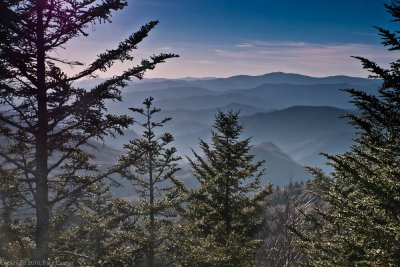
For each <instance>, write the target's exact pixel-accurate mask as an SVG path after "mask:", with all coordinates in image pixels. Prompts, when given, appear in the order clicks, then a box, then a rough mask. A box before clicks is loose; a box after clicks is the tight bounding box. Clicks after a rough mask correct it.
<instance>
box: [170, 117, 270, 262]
mask: <svg viewBox="0 0 400 267" xmlns="http://www.w3.org/2000/svg"><path fill="white" fill-rule="evenodd" d="M238 120H239V115H238V113H234V112H232V111H230V112H228V113H223V112H219V113H218V114H217V115H216V118H215V122H214V125H213V127H214V129H215V131H212V140H211V144H210V145H209V144H208V143H206V142H204V141H202V140H201V141H200V147H201V150H202V152H203V153H204V157H201V156H200V155H199V154H198V153H196V152H194V151H193V153H194V156H195V157H194V159H190V158H188V160H189V161H190V165H191V167H192V169H193V173H194V175H195V177H196V179H197V181H198V182H199V183H200V187H199V188H197V189H193V190H192V192H191V193H190V195H189V198H188V204H187V206H186V207H185V212H184V213H183V219H184V221H185V224H184V225H183V227H181V228H180V229H179V228H178V229H177V232H178V234H180V235H181V237H182V238H178V239H177V247H178V249H177V262H179V264H181V265H184V266H252V265H253V264H254V260H255V254H256V249H257V248H258V246H259V245H260V244H261V243H260V241H259V240H256V235H257V233H258V232H259V230H260V228H261V226H262V224H263V221H264V220H263V209H264V208H265V204H266V201H265V199H266V197H267V196H268V194H269V193H270V189H271V187H270V186H265V187H262V186H261V185H260V179H261V177H262V176H263V175H264V169H263V170H261V171H260V170H259V169H260V168H262V166H263V164H264V162H263V161H259V162H255V163H254V162H253V159H254V156H253V155H251V154H249V151H250V149H251V146H250V140H249V139H244V140H240V134H241V133H242V130H243V126H241V125H240V124H239V121H238Z"/></svg>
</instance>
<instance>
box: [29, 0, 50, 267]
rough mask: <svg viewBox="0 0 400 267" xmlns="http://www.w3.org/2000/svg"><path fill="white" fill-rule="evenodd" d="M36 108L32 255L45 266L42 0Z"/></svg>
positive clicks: (46, 209)
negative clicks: (34, 217) (34, 213)
mask: <svg viewBox="0 0 400 267" xmlns="http://www.w3.org/2000/svg"><path fill="white" fill-rule="evenodd" d="M36 3H37V7H36V8H37V27H36V37H37V43H36V46H37V47H36V48H37V94H36V97H37V105H38V106H37V108H38V128H37V130H36V136H35V139H36V144H35V145H36V154H35V157H36V158H35V160H36V173H35V175H36V177H35V178H36V194H35V202H36V232H35V243H36V248H35V251H34V255H33V259H34V260H35V261H36V262H37V263H38V264H37V265H39V264H41V266H47V265H48V263H47V260H48V258H49V225H50V223H49V220H50V207H49V200H48V195H49V193H48V191H49V189H48V181H47V176H48V166H47V164H48V163H47V161H48V152H47V129H48V112H47V90H46V76H45V75H46V73H45V69H46V66H45V53H46V52H45V40H44V30H45V29H44V25H43V9H44V6H45V3H46V1H45V0H38V1H37V2H36Z"/></svg>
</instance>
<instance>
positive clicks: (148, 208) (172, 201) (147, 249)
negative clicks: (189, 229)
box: [120, 97, 183, 267]
mask: <svg viewBox="0 0 400 267" xmlns="http://www.w3.org/2000/svg"><path fill="white" fill-rule="evenodd" d="M152 102H153V98H152V97H150V98H147V99H146V100H145V101H144V102H143V104H144V106H145V108H144V109H138V108H131V110H132V111H133V112H135V113H137V114H139V115H141V116H143V117H144V120H143V121H139V120H137V121H135V122H136V124H138V125H140V126H141V128H142V129H143V134H142V137H141V138H139V139H134V140H131V141H130V143H129V144H127V145H125V149H126V150H127V154H126V155H124V156H122V157H121V158H120V164H121V165H123V166H127V167H126V168H123V169H122V172H121V173H122V176H123V177H126V178H127V179H128V180H129V181H130V182H131V183H132V184H133V185H134V186H135V189H136V193H137V196H138V197H139V201H138V202H134V203H132V204H133V205H134V206H135V207H136V208H135V209H133V210H132V211H134V212H135V213H133V214H132V213H127V215H128V216H129V215H133V216H138V227H136V228H135V229H132V232H135V231H136V232H137V233H138V234H139V235H141V236H142V240H141V242H140V244H139V246H141V247H142V249H143V251H144V253H145V259H144V260H145V261H144V263H143V264H144V266H149V267H152V266H159V265H160V264H165V261H166V255H165V252H166V251H165V240H166V239H168V232H167V231H166V228H167V227H169V226H170V224H171V218H172V217H176V212H175V208H176V206H177V204H179V203H178V200H179V195H180V193H181V191H182V190H181V189H182V188H183V185H182V184H181V183H180V182H179V181H178V180H177V179H176V177H175V173H176V172H177V171H178V170H179V168H178V164H177V161H179V160H180V159H181V158H180V157H179V156H176V155H175V154H176V149H175V147H171V146H170V144H171V142H172V141H173V137H172V135H171V134H170V133H159V134H158V133H157V132H156V131H157V129H158V128H161V127H162V126H163V125H164V124H165V123H166V122H168V121H170V120H171V118H165V119H162V120H160V121H157V115H158V113H159V112H160V111H161V110H160V109H158V108H155V107H153V103H152ZM163 247H164V248H163Z"/></svg>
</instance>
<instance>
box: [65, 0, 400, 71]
mask: <svg viewBox="0 0 400 267" xmlns="http://www.w3.org/2000/svg"><path fill="white" fill-rule="evenodd" d="M387 2H388V1H385V0H247V1H245V0H128V7H127V8H126V9H124V10H123V11H120V12H116V13H115V14H114V16H113V22H112V23H111V24H100V25H95V26H94V27H92V28H91V29H90V31H89V33H90V36H89V37H86V38H85V37H81V38H78V39H76V40H73V41H71V42H70V43H69V44H68V45H67V47H66V50H65V51H59V52H58V53H59V55H60V57H67V58H68V59H79V60H80V61H83V62H85V63H87V64H90V62H91V61H92V60H94V59H95V58H96V55H97V54H99V53H101V52H103V51H104V50H105V49H112V48H114V47H115V46H116V45H117V44H118V43H119V42H120V41H122V40H124V39H125V38H126V37H128V36H129V35H130V34H131V33H133V32H134V31H136V30H137V29H139V27H140V26H141V25H143V24H145V23H146V22H148V21H151V20H159V21H160V23H159V25H157V27H156V29H154V30H153V31H151V33H150V36H149V37H148V38H147V39H146V40H145V41H143V42H142V43H141V44H140V45H139V47H138V50H137V51H135V53H134V54H133V55H134V56H135V58H136V61H134V62H133V63H129V64H117V65H115V66H114V67H113V68H112V69H111V70H110V71H109V72H108V73H104V74H101V75H100V76H101V77H108V76H112V75H114V74H117V73H119V72H120V71H121V70H124V69H126V68H127V67H129V66H131V65H132V64H133V65H137V64H138V62H139V61H140V60H141V59H142V58H147V57H148V56H149V55H152V54H158V53H166V52H168V53H175V54H179V56H180V57H179V58H177V59H170V60H168V61H167V62H165V63H163V64H161V65H158V66H157V67H156V69H155V70H153V71H151V72H148V73H147V74H146V77H147V78H155V77H158V78H183V77H229V76H233V75H243V74H244V75H262V74H265V73H270V72H277V71H282V72H289V73H299V74H305V75H310V76H316V77H322V76H332V75H349V76H359V77H366V76H367V75H368V72H366V71H365V70H363V69H362V67H361V64H360V62H359V61H358V60H356V59H354V58H351V56H363V57H367V58H369V59H372V60H374V61H376V62H377V63H379V64H381V65H384V66H385V65H387V64H388V63H389V62H391V61H393V60H395V59H397V58H399V57H398V56H399V55H398V52H388V51H387V50H386V49H385V48H384V47H383V46H382V45H381V44H380V38H379V36H378V34H377V30H376V29H375V28H374V27H373V26H380V27H384V28H389V29H396V28H397V29H398V28H399V26H400V24H399V23H397V25H396V23H394V22H391V16H390V15H389V14H388V13H387V12H386V10H385V7H384V3H387ZM78 70H79V69H77V68H75V69H70V70H68V72H69V73H73V72H76V71H78Z"/></svg>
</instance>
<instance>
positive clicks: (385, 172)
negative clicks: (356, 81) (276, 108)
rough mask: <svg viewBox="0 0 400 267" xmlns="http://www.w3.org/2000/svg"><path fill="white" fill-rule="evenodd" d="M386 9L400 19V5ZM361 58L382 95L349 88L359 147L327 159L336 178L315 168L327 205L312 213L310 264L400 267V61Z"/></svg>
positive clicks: (386, 37)
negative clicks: (377, 81) (379, 82)
mask: <svg viewBox="0 0 400 267" xmlns="http://www.w3.org/2000/svg"><path fill="white" fill-rule="evenodd" d="M386 7H387V9H388V10H389V12H390V13H391V14H392V15H393V17H394V19H395V21H398V20H399V19H400V2H399V1H394V2H392V3H391V4H388V5H386ZM378 30H379V32H380V34H381V36H382V37H383V44H384V45H385V46H387V47H388V48H389V50H399V49H400V39H399V36H398V32H391V31H388V30H385V29H382V28H378ZM357 58H358V59H359V60H361V62H362V63H363V66H364V68H365V69H368V70H369V71H370V72H371V73H372V75H371V76H372V77H373V78H379V79H382V85H381V86H380V88H379V90H378V93H377V94H376V95H369V94H366V93H365V92H363V91H359V90H355V89H348V90H346V91H347V92H348V93H349V94H350V95H351V97H352V102H353V103H354V104H355V106H356V107H357V108H358V111H359V112H358V113H356V114H350V115H347V116H346V117H347V118H349V119H350V121H351V124H352V125H354V127H355V128H356V129H357V136H356V138H355V145H354V146H353V147H352V149H351V151H349V152H346V153H344V154H341V155H336V156H330V155H327V157H328V159H329V160H330V161H331V163H330V165H331V166H332V167H333V168H334V172H333V177H330V176H327V175H325V174H324V173H322V171H320V170H316V169H314V170H312V172H313V174H314V175H315V182H314V184H315V187H316V189H315V194H316V195H317V196H319V197H320V198H322V199H323V200H324V201H325V202H326V204H327V207H326V208H325V209H318V210H317V212H316V214H314V215H312V214H309V215H308V216H309V217H308V218H309V219H310V221H312V222H314V225H315V227H316V228H315V230H313V231H312V232H311V234H309V235H300V236H301V237H302V239H303V242H302V245H303V247H304V249H305V251H306V253H307V254H308V255H309V260H308V262H307V263H306V264H307V265H310V266H400V219H399V218H400V199H399V192H400V183H399V177H400V84H399V81H400V75H399V73H400V64H399V63H400V61H395V62H393V63H391V64H390V67H389V68H388V69H385V68H382V67H380V66H378V65H377V64H375V63H374V62H372V61H370V60H368V59H365V58H362V57H357Z"/></svg>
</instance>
